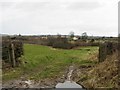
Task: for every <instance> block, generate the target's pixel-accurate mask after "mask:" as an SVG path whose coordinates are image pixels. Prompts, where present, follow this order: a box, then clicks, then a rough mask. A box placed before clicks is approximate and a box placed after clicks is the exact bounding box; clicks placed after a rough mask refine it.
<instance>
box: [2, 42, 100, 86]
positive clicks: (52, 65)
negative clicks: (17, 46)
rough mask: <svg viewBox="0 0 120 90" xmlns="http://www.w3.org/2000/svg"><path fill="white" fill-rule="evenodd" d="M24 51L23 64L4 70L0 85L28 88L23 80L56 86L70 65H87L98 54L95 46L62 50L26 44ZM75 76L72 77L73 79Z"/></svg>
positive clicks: (89, 64)
mask: <svg viewBox="0 0 120 90" xmlns="http://www.w3.org/2000/svg"><path fill="white" fill-rule="evenodd" d="M24 50H25V52H24V57H22V58H21V59H22V61H23V62H22V66H20V67H18V68H16V69H8V70H4V71H3V86H10V87H11V86H13V87H22V86H23V87H28V85H27V84H26V83H29V84H30V83H32V86H33V87H55V85H56V84H57V83H58V82H64V81H65V80H66V76H67V73H68V68H69V66H71V65H73V64H74V65H75V70H76V71H77V70H78V69H77V68H79V67H88V68H90V67H91V66H94V65H95V64H96V62H97V54H98V47H80V48H76V49H71V50H63V49H53V48H51V47H47V46H40V45H30V44H25V46H24ZM82 69H83V68H82ZM82 69H81V70H82ZM83 71H84V69H83ZM81 73H82V71H81ZM75 75H76V74H73V76H72V77H73V79H74V80H75V81H76V79H75V78H76V76H75ZM29 87H30V86H29Z"/></svg>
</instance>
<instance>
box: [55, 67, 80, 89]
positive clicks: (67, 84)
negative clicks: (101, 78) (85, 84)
mask: <svg viewBox="0 0 120 90" xmlns="http://www.w3.org/2000/svg"><path fill="white" fill-rule="evenodd" d="M73 71H74V66H70V67H69V72H68V74H67V80H66V81H65V82H64V83H58V84H57V85H56V86H55V88H81V89H82V86H81V85H79V84H77V83H76V82H74V81H72V79H71V77H72V73H73Z"/></svg>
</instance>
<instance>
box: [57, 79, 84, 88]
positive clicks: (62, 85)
mask: <svg viewBox="0 0 120 90" xmlns="http://www.w3.org/2000/svg"><path fill="white" fill-rule="evenodd" d="M56 88H82V86H80V85H79V84H77V83H76V82H71V81H65V82H64V83H58V84H57V85H56Z"/></svg>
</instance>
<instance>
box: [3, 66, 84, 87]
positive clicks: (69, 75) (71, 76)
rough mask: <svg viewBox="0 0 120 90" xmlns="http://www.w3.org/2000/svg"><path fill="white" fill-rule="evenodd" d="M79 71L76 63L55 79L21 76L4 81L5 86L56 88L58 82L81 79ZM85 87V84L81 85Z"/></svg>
mask: <svg viewBox="0 0 120 90" xmlns="http://www.w3.org/2000/svg"><path fill="white" fill-rule="evenodd" d="M78 72H80V71H79V70H78V69H77V67H75V65H71V66H69V67H68V68H67V69H66V70H65V72H64V74H63V75H62V76H61V77H56V78H54V79H44V80H39V81H35V80H28V79H26V78H25V77H23V76H22V77H21V78H20V79H17V80H11V81H8V82H7V83H4V84H3V85H2V86H3V88H55V86H56V85H57V84H58V83H64V82H65V81H74V82H77V81H78V80H79V77H78ZM81 86H82V87H83V85H81Z"/></svg>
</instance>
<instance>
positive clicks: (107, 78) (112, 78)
mask: <svg viewBox="0 0 120 90" xmlns="http://www.w3.org/2000/svg"><path fill="white" fill-rule="evenodd" d="M117 66H118V54H117V53H115V54H113V55H111V56H108V57H107V58H106V60H105V61H104V62H101V63H99V64H97V65H96V66H94V67H92V68H91V69H90V70H88V69H85V70H84V71H83V72H84V74H83V73H82V74H79V77H80V80H79V81H78V83H80V84H82V85H83V86H85V87H86V88H118V67H117Z"/></svg>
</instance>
